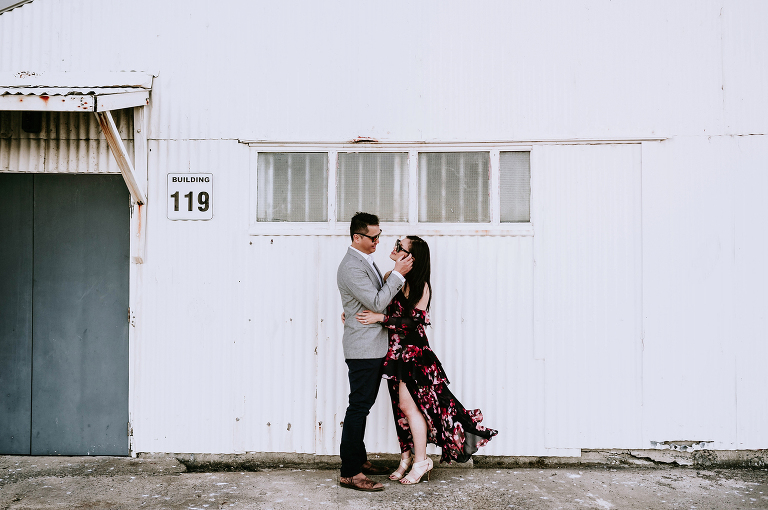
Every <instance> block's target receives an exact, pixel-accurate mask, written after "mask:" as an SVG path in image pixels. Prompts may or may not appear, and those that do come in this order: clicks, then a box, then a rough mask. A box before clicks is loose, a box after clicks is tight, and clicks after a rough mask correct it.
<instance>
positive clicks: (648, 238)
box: [643, 137, 766, 448]
mask: <svg viewBox="0 0 768 510" xmlns="http://www.w3.org/2000/svg"><path fill="white" fill-rule="evenodd" d="M737 153H738V151H737V147H736V145H735V142H734V141H733V139H731V138H729V137H728V138H723V137H717V138H712V139H705V138H679V139H676V140H673V141H666V142H663V143H658V144H653V143H648V144H643V265H644V268H645V270H644V272H643V316H644V317H645V320H644V328H645V338H644V342H643V345H644V358H643V395H644V402H643V404H644V406H643V421H644V428H645V437H644V440H645V441H646V443H645V445H646V446H647V445H648V444H649V443H648V442H647V441H666V440H679V439H683V438H685V439H686V440H695V441H703V440H709V441H715V444H714V446H715V447H716V448H735V447H736V430H737V427H736V417H737V398H736V395H737V392H736V378H737V373H736V359H735V356H736V346H735V343H734V340H735V338H734V322H733V317H734V315H733V314H734V292H735V285H734V281H735V280H734V277H735V276H736V274H735V265H734V221H735V216H734V206H735V204H734V198H735V195H734V191H735V186H736V183H737V178H738V174H736V173H735V172H733V171H732V170H731V169H732V168H734V167H733V166H732V165H733V164H734V162H735V160H734V159H733V158H734V156H736V155H737ZM754 184H755V183H751V184H749V185H748V186H750V185H754ZM751 269H755V268H751ZM750 322H751V321H750ZM765 439H766V438H765V437H764V438H763V440H764V441H765Z"/></svg>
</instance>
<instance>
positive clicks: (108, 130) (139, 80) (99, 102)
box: [0, 71, 153, 205]
mask: <svg viewBox="0 0 768 510" xmlns="http://www.w3.org/2000/svg"><path fill="white" fill-rule="evenodd" d="M152 79H153V75H152V74H149V73H141V72H135V71H126V72H50V71H43V72H30V71H22V72H15V73H14V72H0V111H3V110H5V111H8V110H12V111H27V112H30V111H32V112H93V113H94V114H95V115H96V117H97V118H98V120H99V125H100V126H101V130H102V132H103V133H104V137H105V138H106V140H107V144H108V145H109V148H110V150H111V151H112V154H113V155H114V156H115V160H117V166H118V167H120V173H122V174H123V179H124V180H125V184H126V185H127V186H128V190H129V191H130V192H131V195H132V196H133V198H134V199H135V200H136V202H137V203H138V204H139V205H144V204H146V203H147V194H146V189H147V184H146V183H147V134H146V117H145V115H144V108H143V107H145V106H147V105H148V104H149V92H150V90H151V89H152ZM122 108H133V110H134V124H135V126H134V150H135V152H136V154H135V155H134V156H135V157H134V159H135V161H136V167H134V165H133V163H132V162H131V158H130V155H129V154H128V151H126V149H125V144H124V143H123V140H122V139H121V138H120V133H118V131H117V127H116V126H115V121H114V120H113V119H112V114H111V113H110V112H111V111H112V110H119V109H122Z"/></svg>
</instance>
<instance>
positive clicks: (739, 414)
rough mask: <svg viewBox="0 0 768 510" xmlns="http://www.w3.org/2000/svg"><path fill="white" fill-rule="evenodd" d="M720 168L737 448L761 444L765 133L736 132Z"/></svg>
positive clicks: (766, 380)
mask: <svg viewBox="0 0 768 510" xmlns="http://www.w3.org/2000/svg"><path fill="white" fill-rule="evenodd" d="M729 145H730V147H731V150H729V151H728V153H729V154H732V155H733V160H732V161H730V162H729V163H728V164H727V165H725V167H724V168H733V169H734V171H733V172H729V175H730V176H731V177H732V178H734V180H735V184H736V185H735V191H736V195H735V197H734V203H735V206H736V209H735V214H734V227H735V233H734V244H735V248H736V249H735V253H734V258H735V260H734V263H735V266H736V270H735V289H734V291H735V298H736V301H735V303H734V321H733V336H734V338H733V341H734V343H735V346H736V348H735V351H736V352H735V355H736V438H737V444H736V446H735V447H736V448H738V449H753V448H765V447H766V442H767V441H766V437H765V436H766V431H768V412H766V405H765V389H766V388H768V370H766V366H765V361H766V360H768V342H766V339H767V338H768V306H766V304H767V303H768V265H766V254H767V253H768V242H766V239H765V236H764V235H763V233H765V232H766V231H768V229H767V228H766V222H767V220H766V219H767V218H768V201H766V200H765V190H768V172H767V171H766V161H768V137H765V136H763V137H748V138H736V139H734V140H733V141H732V143H731V144H729Z"/></svg>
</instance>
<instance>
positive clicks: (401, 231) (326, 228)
mask: <svg viewBox="0 0 768 510" xmlns="http://www.w3.org/2000/svg"><path fill="white" fill-rule="evenodd" d="M381 230H382V233H383V235H384V236H404V235H418V236H488V237H532V236H533V235H534V230H533V224H531V223H502V224H498V225H496V224H490V223H417V224H410V223H381ZM248 234H249V235H252V236H337V237H347V236H349V223H348V222H344V223H337V224H336V225H335V226H332V225H331V224H330V223H318V222H307V223H300V222H295V223H287V222H286V223H282V222H266V221H265V222H259V223H256V224H253V225H251V226H250V228H249V229H248Z"/></svg>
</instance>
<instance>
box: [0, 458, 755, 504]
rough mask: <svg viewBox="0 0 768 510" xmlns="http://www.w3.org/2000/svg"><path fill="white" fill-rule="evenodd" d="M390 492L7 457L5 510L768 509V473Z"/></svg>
mask: <svg viewBox="0 0 768 510" xmlns="http://www.w3.org/2000/svg"><path fill="white" fill-rule="evenodd" d="M374 478H376V479H378V480H380V481H382V482H384V483H385V486H386V488H385V490H384V492H379V493H363V492H356V491H352V490H349V489H342V488H340V487H339V486H338V483H337V482H338V472H337V471H336V470H328V469H290V468H283V469H279V468H278V469H263V470H260V471H238V472H209V473H205V472H199V473H197V472H194V473H189V472H186V467H185V466H184V465H183V464H181V463H179V462H178V461H177V460H176V459H175V458H173V457H159V458H138V459H132V458H120V457H17V456H0V509H3V510H5V509H14V510H15V509H36V508H66V509H70V508H73V509H74V508H83V509H137V508H141V509H144V508H151V509H199V510H214V509H216V510H218V509H229V508H232V509H249V508H253V509H265V510H266V509H274V510H279V509H295V508H312V509H315V508H336V509H369V508H372V509H406V508H428V509H494V508H517V509H528V508H530V509H545V508H546V509H550V508H553V509H554V508H578V509H586V508H597V509H609V508H621V509H624V508H629V509H635V508H636V509H649V508H651V509H656V508H659V509H667V508H669V509H696V510H704V509H741V508H749V509H755V508H764V509H768V469H765V468H760V469H722V468H712V469H701V468H693V467H665V466H662V467H652V468H647V467H646V468H643V467H612V466H597V467H589V468H585V467H583V466H576V467H573V468H516V469H512V468H509V469H507V468H504V469H479V468H474V469H464V468H455V467H451V468H445V467H439V466H437V465H436V468H435V470H434V471H433V474H432V479H431V481H429V482H426V483H421V484H419V485H416V486H411V487H406V486H401V485H400V484H397V483H395V482H390V481H389V480H387V479H386V478H385V477H383V476H381V477H374Z"/></svg>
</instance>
